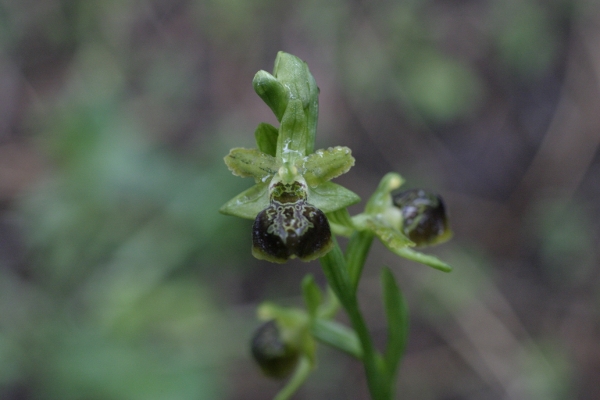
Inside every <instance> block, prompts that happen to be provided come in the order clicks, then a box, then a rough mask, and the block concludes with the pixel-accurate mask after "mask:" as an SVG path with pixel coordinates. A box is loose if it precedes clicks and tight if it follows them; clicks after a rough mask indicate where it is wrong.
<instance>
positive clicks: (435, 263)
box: [388, 247, 452, 272]
mask: <svg viewBox="0 0 600 400" xmlns="http://www.w3.org/2000/svg"><path fill="white" fill-rule="evenodd" d="M388 248H389V247H388ZM390 250H391V251H392V252H394V253H396V254H397V255H399V256H400V257H404V258H408V259H409V260H412V261H416V262H419V263H421V264H425V265H428V266H430V267H431V268H435V269H438V270H440V271H442V272H451V271H452V267H451V266H450V265H448V264H446V263H445V262H443V261H442V260H440V259H439V258H437V257H434V256H430V255H428V254H423V253H419V252H418V251H415V250H413V249H411V248H408V247H405V248H400V249H396V250H394V249H391V248H390Z"/></svg>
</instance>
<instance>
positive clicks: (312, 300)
mask: <svg viewBox="0 0 600 400" xmlns="http://www.w3.org/2000/svg"><path fill="white" fill-rule="evenodd" d="M302 294H303V295H304V302H305V303H306V309H307V310H308V314H309V315H310V316H311V318H315V317H316V315H317V311H318V309H319V306H320V305H321V303H322V302H323V296H322V294H321V290H320V289H319V287H318V286H317V284H316V283H315V278H314V277H313V276H312V275H306V276H305V277H304V279H303V280H302Z"/></svg>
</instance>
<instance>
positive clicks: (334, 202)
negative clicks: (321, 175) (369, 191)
mask: <svg viewBox="0 0 600 400" xmlns="http://www.w3.org/2000/svg"><path fill="white" fill-rule="evenodd" d="M308 201H309V203H311V204H312V205H314V206H315V207H317V208H318V209H320V210H321V211H323V212H324V213H330V212H332V211H336V210H339V209H341V208H345V207H348V206H351V205H352V204H356V203H358V202H359V201H360V197H358V195H357V194H356V193H354V192H352V191H350V190H348V189H346V188H345V187H343V186H340V185H337V184H335V183H333V182H325V183H323V184H322V185H319V186H317V187H316V188H313V189H310V190H309V192H308Z"/></svg>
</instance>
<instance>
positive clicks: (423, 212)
mask: <svg viewBox="0 0 600 400" xmlns="http://www.w3.org/2000/svg"><path fill="white" fill-rule="evenodd" d="M392 201H393V204H394V206H396V207H398V208H399V209H400V210H401V212H402V220H403V221H402V227H401V229H402V232H403V233H404V234H405V235H406V236H408V238H409V239H410V240H411V241H413V242H414V243H415V244H416V245H417V246H425V245H430V244H435V243H438V242H440V241H442V240H443V239H444V238H445V237H446V236H447V235H448V234H449V232H450V230H449V227H448V218H447V216H446V208H445V205H444V201H443V200H442V198H441V196H439V195H438V194H435V193H432V192H429V191H426V190H423V189H411V190H406V191H402V192H399V193H396V194H394V195H393V196H392Z"/></svg>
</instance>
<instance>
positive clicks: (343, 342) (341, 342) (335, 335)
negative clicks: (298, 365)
mask: <svg viewBox="0 0 600 400" xmlns="http://www.w3.org/2000/svg"><path fill="white" fill-rule="evenodd" d="M311 333H312V335H313V336H314V337H315V339H317V340H318V341H320V342H322V343H325V344H327V345H329V346H332V347H335V348H336V349H338V350H342V351H343V352H345V353H347V354H350V355H351V356H353V357H356V358H357V359H359V360H360V359H362V356H363V352H362V347H361V345H360V340H358V336H357V335H356V332H354V331H353V330H352V329H350V328H348V327H346V326H345V325H342V324H340V323H339V322H336V321H332V320H328V319H322V318H317V320H315V322H314V324H313V326H312V330H311Z"/></svg>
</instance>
